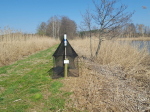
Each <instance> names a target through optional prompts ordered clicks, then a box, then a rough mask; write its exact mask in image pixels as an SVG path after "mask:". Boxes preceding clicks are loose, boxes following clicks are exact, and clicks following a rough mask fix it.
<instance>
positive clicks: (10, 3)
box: [0, 0, 150, 33]
mask: <svg viewBox="0 0 150 112" xmlns="http://www.w3.org/2000/svg"><path fill="white" fill-rule="evenodd" d="M120 2H121V3H124V4H126V5H128V9H127V12H131V11H134V10H135V11H136V12H135V14H134V15H133V17H132V22H133V23H135V24H137V23H138V24H144V25H146V26H150V0H120ZM88 5H89V6H90V8H91V9H94V6H93V3H92V0H0V27H1V29H3V28H4V27H5V26H7V25H9V27H10V28H14V29H18V30H20V29H21V30H22V32H28V33H35V32H36V28H37V26H38V24H40V23H41V22H43V21H44V22H47V21H48V19H49V18H50V17H52V16H54V15H65V16H68V17H69V18H70V19H72V20H74V21H75V22H76V23H77V25H79V24H80V22H81V21H82V17H81V14H80V12H82V13H84V12H85V9H86V8H87V7H88ZM142 6H146V7H147V9H142ZM148 11H149V12H148Z"/></svg>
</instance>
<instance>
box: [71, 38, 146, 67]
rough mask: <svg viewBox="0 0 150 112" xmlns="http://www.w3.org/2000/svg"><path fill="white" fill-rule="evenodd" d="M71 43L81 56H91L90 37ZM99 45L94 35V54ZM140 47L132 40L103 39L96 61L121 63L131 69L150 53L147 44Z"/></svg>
mask: <svg viewBox="0 0 150 112" xmlns="http://www.w3.org/2000/svg"><path fill="white" fill-rule="evenodd" d="M70 43H71V45H72V46H73V48H74V49H75V51H77V52H78V54H79V55H80V56H81V55H83V56H86V57H88V58H90V55H91V54H90V39H88V38H85V39H76V40H72V41H70ZM97 46H98V39H97V38H94V37H93V38H92V51H93V54H94V53H95V52H96V49H97ZM138 49H139V45H136V46H135V47H133V46H131V41H119V40H105V41H102V44H101V47H100V51H99V53H98V56H97V58H96V62H98V63H99V64H101V65H108V64H109V65H112V66H113V65H121V66H122V67H124V68H125V69H131V68H133V67H136V66H138V65H139V64H140V63H142V61H143V60H144V59H145V58H146V57H147V56H148V54H149V53H148V50H147V47H146V45H145V47H144V48H143V49H142V50H140V51H139V50H138Z"/></svg>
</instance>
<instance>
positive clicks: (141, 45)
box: [131, 40, 150, 53]
mask: <svg viewBox="0 0 150 112" xmlns="http://www.w3.org/2000/svg"><path fill="white" fill-rule="evenodd" d="M131 44H132V45H133V46H136V45H139V48H140V49H142V48H144V47H145V46H146V47H147V49H148V52H149V53H150V41H137V40H136V41H132V42H131Z"/></svg>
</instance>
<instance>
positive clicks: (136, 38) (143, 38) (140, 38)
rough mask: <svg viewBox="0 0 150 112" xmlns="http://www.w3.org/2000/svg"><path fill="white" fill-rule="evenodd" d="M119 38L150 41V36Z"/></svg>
mask: <svg viewBox="0 0 150 112" xmlns="http://www.w3.org/2000/svg"><path fill="white" fill-rule="evenodd" d="M117 40H129V41H132V40H137V41H150V37H135V38H118V39H117Z"/></svg>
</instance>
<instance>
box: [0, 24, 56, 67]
mask: <svg viewBox="0 0 150 112" xmlns="http://www.w3.org/2000/svg"><path fill="white" fill-rule="evenodd" d="M0 33H1V35H0V67H1V66H4V65H8V64H11V63H13V62H15V61H17V60H19V59H21V58H23V57H24V56H28V55H30V54H33V53H35V52H37V51H40V50H44V49H47V48H49V47H51V46H54V45H55V44H58V43H59V41H58V40H55V39H53V38H50V37H46V36H39V35H34V34H26V35H23V34H22V33H21V31H18V30H16V31H15V30H13V29H10V28H9V26H7V27H5V28H4V30H1V32H0Z"/></svg>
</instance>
